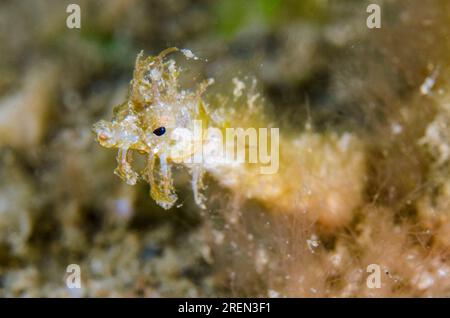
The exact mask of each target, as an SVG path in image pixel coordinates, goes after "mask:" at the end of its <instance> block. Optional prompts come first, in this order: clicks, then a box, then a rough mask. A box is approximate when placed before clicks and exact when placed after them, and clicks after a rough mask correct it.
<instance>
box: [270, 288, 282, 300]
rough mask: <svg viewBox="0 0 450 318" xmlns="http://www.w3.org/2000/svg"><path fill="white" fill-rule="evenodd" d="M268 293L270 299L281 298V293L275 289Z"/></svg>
mask: <svg viewBox="0 0 450 318" xmlns="http://www.w3.org/2000/svg"><path fill="white" fill-rule="evenodd" d="M267 293H268V295H269V298H279V297H280V293H279V292H277V291H276V290H273V289H269V290H268V291H267Z"/></svg>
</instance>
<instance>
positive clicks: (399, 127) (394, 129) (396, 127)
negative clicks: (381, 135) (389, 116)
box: [391, 123, 403, 135]
mask: <svg viewBox="0 0 450 318" xmlns="http://www.w3.org/2000/svg"><path fill="white" fill-rule="evenodd" d="M391 131H392V133H393V134H394V135H398V134H400V133H401V132H402V131H403V127H402V125H400V124H399V123H392V125H391Z"/></svg>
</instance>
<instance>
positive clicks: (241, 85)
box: [233, 77, 245, 99]
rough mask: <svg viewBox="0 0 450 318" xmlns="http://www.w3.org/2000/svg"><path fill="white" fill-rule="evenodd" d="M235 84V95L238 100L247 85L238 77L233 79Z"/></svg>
mask: <svg viewBox="0 0 450 318" xmlns="http://www.w3.org/2000/svg"><path fill="white" fill-rule="evenodd" d="M233 84H234V90H233V95H234V98H235V99H236V98H239V97H241V96H242V91H243V90H244V89H245V84H244V82H242V81H241V80H239V79H238V78H237V77H235V78H233Z"/></svg>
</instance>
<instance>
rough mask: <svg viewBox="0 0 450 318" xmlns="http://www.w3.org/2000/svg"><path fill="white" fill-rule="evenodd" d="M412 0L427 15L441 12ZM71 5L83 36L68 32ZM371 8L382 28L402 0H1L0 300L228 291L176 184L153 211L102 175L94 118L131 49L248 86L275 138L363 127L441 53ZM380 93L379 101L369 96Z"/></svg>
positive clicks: (132, 190)
mask: <svg viewBox="0 0 450 318" xmlns="http://www.w3.org/2000/svg"><path fill="white" fill-rule="evenodd" d="M412 2H414V1H412ZM417 2H418V1H417ZM424 2H426V3H427V4H429V6H427V5H425V4H423V5H421V6H419V8H418V9H417V10H419V11H422V12H423V14H424V15H425V16H426V15H427V14H428V13H430V12H431V13H430V14H436V10H437V11H439V8H440V5H441V4H442V3H443V2H440V1H424ZM70 3H76V4H78V5H79V6H80V8H81V29H69V28H67V26H66V18H67V16H68V15H69V14H68V13H66V7H67V6H68V5H69V4H70ZM369 3H379V4H381V5H386V8H389V9H385V10H384V11H383V23H386V25H388V24H390V25H392V26H393V29H392V30H394V29H395V26H398V25H399V23H400V22H398V21H399V19H400V18H402V17H403V15H405V14H406V15H407V13H403V15H402V12H403V11H402V10H403V9H405V7H407V4H405V1H387V0H386V1H361V0H346V1H333V0H328V1H327V0H285V1H282V0H245V1H242V0H217V1H207V0H149V1H144V0H108V1H106V0H104V1H102V0H84V1H83V0H79V1H65V0H64V1H56V0H39V1H12V0H4V1H1V3H0V296H6V297H37V296H45V297H56V296H58V297H59V296H61V297H81V296H87V297H105V296H106V297H108V296H126V297H143V296H145V297H164V296H181V297H197V296H231V295H236V293H235V291H233V288H232V287H230V285H227V284H225V283H223V282H222V283H218V281H217V279H216V277H217V270H218V269H217V268H216V266H215V265H214V262H213V261H212V260H211V258H210V256H209V255H210V251H209V250H210V247H209V245H208V243H207V242H206V241H205V238H204V228H203V227H202V223H203V221H202V216H201V215H200V214H199V212H198V209H197V207H196V206H195V204H194V203H193V198H192V193H191V191H190V189H189V186H188V185H187V184H186V182H184V179H183V178H181V180H179V183H180V184H179V197H180V198H181V203H182V206H181V207H179V208H177V209H173V210H170V211H164V210H162V209H161V208H159V207H158V206H157V205H156V204H155V203H154V202H153V200H151V199H150V198H149V196H148V185H146V184H139V185H137V186H136V187H129V186H127V185H126V184H124V183H123V182H121V180H120V179H119V178H117V177H116V176H114V174H113V169H114V167H115V151H114V150H107V149H101V148H100V147H99V146H98V145H97V143H96V142H95V139H94V136H93V134H92V133H91V127H92V124H93V123H95V122H96V121H97V120H99V119H101V118H105V119H109V118H111V116H112V108H113V106H115V105H117V104H119V103H121V102H122V101H124V100H125V98H126V93H127V89H128V84H129V81H130V80H131V78H132V71H133V65H134V61H135V58H136V55H137V54H138V53H139V52H140V51H141V50H144V52H145V53H146V54H157V53H159V52H160V51H161V50H163V49H165V48H167V47H171V46H177V47H179V48H187V49H190V50H192V51H193V52H194V53H195V54H196V55H197V56H198V57H200V60H198V61H190V62H188V63H184V64H183V67H184V69H186V72H188V73H187V74H190V75H189V76H188V79H189V80H190V81H192V80H194V81H199V80H201V79H204V78H207V77H212V78H215V80H216V82H217V83H218V84H217V86H216V88H213V89H215V90H220V88H221V84H220V83H229V82H230V79H231V78H232V77H234V76H243V77H244V76H254V77H255V78H257V79H258V82H259V84H260V86H261V90H262V94H263V96H264V99H265V100H266V104H267V105H268V107H269V108H270V109H272V110H274V111H275V113H276V114H277V116H276V118H274V119H273V120H274V121H275V122H278V123H279V125H280V126H281V127H285V128H286V129H287V130H288V131H289V130H291V131H295V129H304V126H305V124H307V123H309V124H312V125H313V126H314V127H315V128H316V129H318V130H330V129H336V130H339V129H341V128H342V127H345V128H346V129H349V127H350V128H351V129H354V130H359V131H364V132H365V133H367V132H373V131H375V130H376V129H378V128H379V126H377V125H378V122H377V123H376V124H374V122H373V118H375V117H376V116H377V115H380V113H379V112H375V111H374V112H370V113H368V112H366V111H365V110H366V108H367V109H369V108H370V107H369V106H367V105H372V106H371V107H372V108H370V109H377V108H376V107H377V105H385V103H386V100H387V99H388V98H391V97H392V99H393V100H395V101H396V102H398V100H399V99H398V98H397V96H405V95H408V94H409V93H410V92H411V91H412V90H417V87H419V86H420V83H422V81H423V79H424V78H425V77H426V76H427V74H429V69H427V61H429V60H430V56H432V55H433V54H435V55H436V56H437V55H439V54H440V53H439V52H440V51H439V52H435V53H429V54H428V53H427V54H428V55H426V56H425V54H421V53H418V52H422V51H420V49H417V46H420V43H422V44H423V43H424V42H423V41H422V42H421V40H424V39H425V40H426V39H430V37H429V36H428V35H424V36H423V37H420V32H417V36H418V37H419V39H420V40H418V41H415V40H413V39H410V38H408V36H407V34H409V32H414V30H416V29H414V27H415V26H416V27H417V25H416V24H415V20H414V19H410V20H408V17H407V16H406V18H405V17H403V18H405V19H406V21H409V23H410V26H411V28H410V29H408V30H409V31H408V32H404V33H402V32H403V31H402V32H397V33H395V34H396V35H395V36H392V37H389V36H386V34H384V35H383V33H382V31H380V30H370V29H368V28H367V27H366V18H367V16H368V14H367V13H366V8H367V5H368V4H369ZM408 3H411V2H408ZM410 8H415V5H410ZM415 10H416V9H414V10H411V11H408V12H410V13H411V12H413V13H411V14H414V12H415ZM427 10H431V11H427ZM433 10H434V11H433ZM444 11H445V10H444ZM442 21H447V20H442ZM430 23H431V22H430ZM422 27H424V26H423V25H421V26H420V28H419V29H420V30H422V29H421V28H422ZM424 28H426V26H425V27H424ZM429 28H433V26H432V23H431V24H430V26H429ZM411 30H412V31H411ZM430 30H431V29H430ZM386 32H387V31H385V33H386ZM430 32H434V31H430ZM427 34H428V33H427ZM442 36H444V35H442ZM445 36H447V35H446V34H445ZM416 40H417V38H416ZM377 41H378V42H377ZM402 41H404V42H402ZM403 43H405V44H403ZM443 45H444V44H443ZM399 46H406V48H405V49H404V50H403V49H400V48H399ZM444 46H446V45H444ZM397 53H398V54H397ZM430 54H431V55H430ZM364 56H366V57H373V58H370V59H371V61H372V62H371V63H369V64H367V65H366V64H364V63H361V61H363V59H362V57H364ZM424 56H425V57H424ZM387 57H392V60H391V61H389V63H392V64H394V65H396V67H397V68H391V67H386V66H385V65H387V64H388V62H387ZM398 57H400V59H399V60H400V63H397V64H395V63H394V62H392V61H394V60H395V59H397V58H398ZM397 62H398V61H397ZM402 63H404V64H402ZM408 63H409V64H408ZM405 65H406V66H405ZM370 72H372V73H370ZM368 73H370V74H377V75H371V76H370V79H369V78H367V77H368V75H367V74H368ZM400 73H401V74H402V75H401V76H400V75H399V74H400ZM381 74H382V75H381ZM371 80H374V81H372V82H371ZM377 81H378V82H377ZM377 85H379V86H380V87H381V92H382V93H380V94H379V95H382V96H379V95H377V94H375V95H373V94H372V95H368V94H366V92H367V91H370V90H371V89H373V90H376V89H377ZM386 87H389V88H386ZM392 91H394V92H395V93H393V96H390V95H386V94H385V92H392ZM402 94H403V95H402ZM374 96H375V98H374ZM362 104H364V105H365V106H367V107H366V108H363V107H362V106H361V105H362ZM382 109H385V108H382ZM374 114H375V117H372V116H373V115H374ZM380 116H381V117H383V116H385V115H383V114H381V115H380ZM311 121H312V122H311ZM372 124H373V125H372ZM375 158H378V157H375ZM411 169H412V168H411ZM414 182H415V181H414ZM383 193H384V192H383ZM382 196H383V194H382ZM384 198H388V194H386V195H385V196H384ZM386 200H388V199H386ZM69 264H79V265H80V267H81V277H82V286H83V288H81V289H68V288H67V287H66V285H65V278H66V267H67V266H68V265H69Z"/></svg>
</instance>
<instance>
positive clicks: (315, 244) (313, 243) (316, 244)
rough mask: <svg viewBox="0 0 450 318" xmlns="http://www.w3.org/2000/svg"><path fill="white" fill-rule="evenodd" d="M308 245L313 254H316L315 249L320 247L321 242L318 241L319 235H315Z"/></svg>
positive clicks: (307, 242) (308, 241) (307, 241)
mask: <svg viewBox="0 0 450 318" xmlns="http://www.w3.org/2000/svg"><path fill="white" fill-rule="evenodd" d="M306 244H307V245H308V249H309V250H310V251H311V253H314V249H315V248H317V247H319V244H320V241H319V240H318V239H317V235H315V234H313V235H311V237H310V239H309V240H306Z"/></svg>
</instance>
